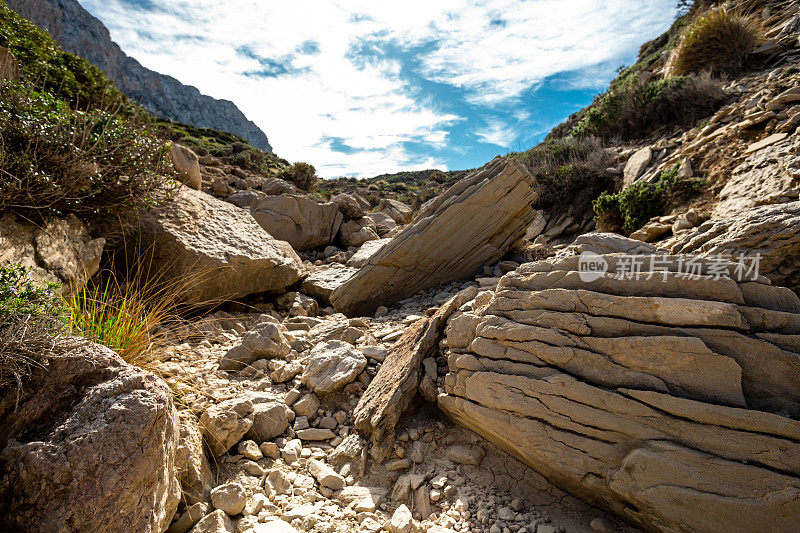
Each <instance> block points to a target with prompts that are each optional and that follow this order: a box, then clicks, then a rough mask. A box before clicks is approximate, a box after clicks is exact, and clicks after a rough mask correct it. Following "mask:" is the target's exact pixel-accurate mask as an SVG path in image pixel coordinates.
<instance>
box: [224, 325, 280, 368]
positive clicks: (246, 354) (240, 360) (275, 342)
mask: <svg viewBox="0 0 800 533" xmlns="http://www.w3.org/2000/svg"><path fill="white" fill-rule="evenodd" d="M291 351H292V347H291V346H290V345H289V341H287V340H286V338H285V337H284V336H283V330H282V326H281V325H280V324H276V323H274V322H263V323H261V324H259V325H258V326H256V327H255V328H253V329H252V330H250V331H248V332H247V333H245V334H244V336H243V337H242V342H241V344H238V345H236V346H234V347H233V348H231V349H230V350H228V351H227V352H226V353H225V355H224V356H223V357H222V359H221V360H220V362H219V369H220V370H242V369H243V368H245V367H247V366H248V365H250V364H251V363H253V362H255V361H257V360H259V359H273V358H276V357H279V358H280V357H285V356H287V355H288V354H289V352H291Z"/></svg>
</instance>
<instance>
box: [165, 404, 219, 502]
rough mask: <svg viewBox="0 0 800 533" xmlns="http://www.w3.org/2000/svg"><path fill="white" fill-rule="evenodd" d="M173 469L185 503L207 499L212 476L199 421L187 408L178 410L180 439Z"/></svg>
mask: <svg viewBox="0 0 800 533" xmlns="http://www.w3.org/2000/svg"><path fill="white" fill-rule="evenodd" d="M175 470H176V472H177V475H178V481H179V482H180V485H181V492H182V493H183V498H184V499H185V500H186V503H187V504H189V505H192V504H195V503H200V502H205V501H206V500H208V497H209V493H210V491H211V489H212V487H213V485H212V483H213V479H214V478H213V476H212V474H211V465H210V464H209V462H208V458H206V454H205V450H204V447H203V437H202V435H201V434H200V426H199V422H198V420H197V417H196V416H195V415H194V414H193V413H191V412H190V411H188V410H187V411H181V412H180V439H179V440H178V448H177V450H176V452H175Z"/></svg>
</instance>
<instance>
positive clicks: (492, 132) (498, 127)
mask: <svg viewBox="0 0 800 533" xmlns="http://www.w3.org/2000/svg"><path fill="white" fill-rule="evenodd" d="M517 135H518V130H517V128H516V127H512V126H509V125H507V124H506V123H505V122H503V121H501V120H494V119H492V120H487V121H486V126H485V127H483V128H481V129H479V130H476V131H475V136H476V137H478V139H480V140H481V142H485V143H488V144H494V145H497V146H500V147H501V148H508V147H509V146H511V143H512V142H513V141H514V139H516V138H517Z"/></svg>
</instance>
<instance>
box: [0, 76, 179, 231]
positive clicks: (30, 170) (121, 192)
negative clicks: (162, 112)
mask: <svg viewBox="0 0 800 533" xmlns="http://www.w3.org/2000/svg"><path fill="white" fill-rule="evenodd" d="M0 141H2V142H1V143H0V212H2V211H5V210H15V211H18V212H28V213H29V212H38V213H40V214H65V213H74V214H76V215H78V216H80V217H82V218H84V219H87V220H89V221H90V222H91V221H92V219H94V220H108V219H119V218H123V219H124V218H125V216H126V215H128V214H131V213H132V212H134V211H135V210H136V209H137V208H140V207H143V206H148V205H151V204H153V203H154V202H155V201H157V199H158V198H159V196H160V193H162V192H164V191H165V190H166V189H168V186H169V183H170V176H171V165H170V162H169V152H168V149H167V145H166V143H165V142H164V141H163V140H161V139H159V138H157V137H156V136H155V135H154V134H153V133H152V131H151V129H150V128H149V127H148V125H147V124H146V123H139V122H137V121H136V120H135V119H133V118H127V117H124V116H121V115H118V114H114V113H111V112H107V111H104V110H101V109H95V110H89V111H80V110H75V109H73V108H71V107H70V106H69V105H68V104H67V102H65V101H64V100H61V99H59V98H58V97H56V96H54V95H53V94H51V93H48V92H39V91H35V90H32V89H30V88H26V87H23V86H21V85H18V84H7V85H4V86H2V87H0Z"/></svg>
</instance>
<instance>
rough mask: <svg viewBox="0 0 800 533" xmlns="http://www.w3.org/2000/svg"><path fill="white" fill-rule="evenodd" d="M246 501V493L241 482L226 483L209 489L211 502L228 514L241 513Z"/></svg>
mask: <svg viewBox="0 0 800 533" xmlns="http://www.w3.org/2000/svg"><path fill="white" fill-rule="evenodd" d="M246 503H247V494H246V493H245V491H244V487H243V486H242V485H241V483H227V484H225V485H220V486H218V487H216V488H214V489H213V490H212V491H211V504H212V505H213V506H214V507H215V508H216V509H219V510H221V511H225V514H227V515H229V516H234V515H237V514H239V513H241V512H242V511H243V510H244V506H245V504H246Z"/></svg>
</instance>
